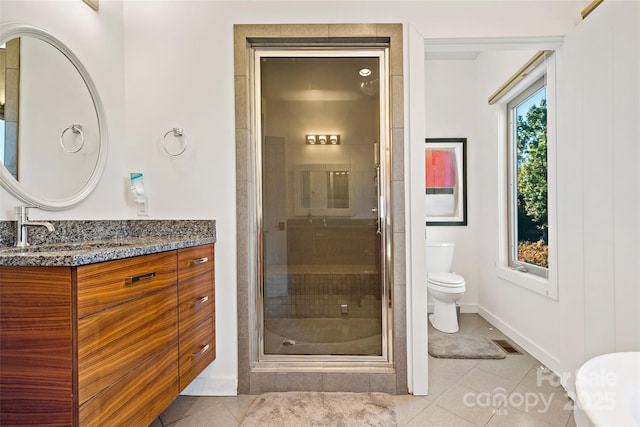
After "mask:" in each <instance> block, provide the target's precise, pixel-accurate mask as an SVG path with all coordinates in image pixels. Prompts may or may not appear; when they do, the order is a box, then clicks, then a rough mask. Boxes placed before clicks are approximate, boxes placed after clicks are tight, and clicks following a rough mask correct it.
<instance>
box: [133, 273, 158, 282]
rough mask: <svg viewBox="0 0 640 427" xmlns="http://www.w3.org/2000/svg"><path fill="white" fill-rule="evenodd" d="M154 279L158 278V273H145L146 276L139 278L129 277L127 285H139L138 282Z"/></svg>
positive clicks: (139, 276) (142, 275)
mask: <svg viewBox="0 0 640 427" xmlns="http://www.w3.org/2000/svg"><path fill="white" fill-rule="evenodd" d="M154 277H156V272H155V271H152V272H150V273H144V274H140V275H138V276H133V277H127V279H126V281H127V283H137V282H139V281H141V280H148V279H153V278H154Z"/></svg>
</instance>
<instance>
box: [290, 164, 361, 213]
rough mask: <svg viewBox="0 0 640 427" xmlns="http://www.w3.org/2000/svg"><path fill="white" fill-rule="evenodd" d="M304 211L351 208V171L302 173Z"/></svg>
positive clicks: (306, 171) (301, 196) (307, 171)
mask: <svg viewBox="0 0 640 427" xmlns="http://www.w3.org/2000/svg"><path fill="white" fill-rule="evenodd" d="M301 179H302V186H301V195H300V198H301V203H302V208H303V209H312V208H313V209H326V208H328V209H334V208H342V209H346V208H348V207H349V171H310V170H305V171H302V176H301Z"/></svg>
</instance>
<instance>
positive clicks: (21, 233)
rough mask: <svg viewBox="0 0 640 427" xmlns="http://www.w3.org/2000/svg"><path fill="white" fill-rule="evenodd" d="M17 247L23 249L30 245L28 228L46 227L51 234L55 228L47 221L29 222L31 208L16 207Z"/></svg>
mask: <svg viewBox="0 0 640 427" xmlns="http://www.w3.org/2000/svg"><path fill="white" fill-rule="evenodd" d="M16 219H17V222H16V246H17V247H19V248H23V247H25V246H28V245H29V240H28V235H27V227H34V226H42V227H46V228H47V230H48V231H49V233H51V232H52V231H55V227H54V226H53V224H51V223H50V222H46V221H29V206H16Z"/></svg>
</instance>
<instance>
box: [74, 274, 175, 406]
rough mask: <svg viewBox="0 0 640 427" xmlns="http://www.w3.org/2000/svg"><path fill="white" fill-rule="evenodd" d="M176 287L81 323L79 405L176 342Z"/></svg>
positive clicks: (79, 327)
mask: <svg viewBox="0 0 640 427" xmlns="http://www.w3.org/2000/svg"><path fill="white" fill-rule="evenodd" d="M177 333H178V328H177V308H176V286H175V285H174V286H169V287H166V288H164V289H162V290H160V291H158V292H154V293H151V294H148V295H146V296H145V297H143V298H139V299H136V300H133V301H130V302H128V303H126V304H121V305H119V306H116V307H113V308H112V309H110V310H104V311H101V312H99V313H96V314H95V315H92V316H87V317H85V318H83V319H80V320H79V321H78V380H79V391H78V396H79V401H80V403H82V402H84V401H85V400H87V399H89V398H90V397H91V396H93V395H94V394H95V393H97V392H99V391H100V390H102V389H103V388H105V387H107V386H108V385H109V384H111V383H113V382H114V381H117V380H118V379H119V378H121V377H122V376H124V375H125V374H126V373H127V372H129V371H131V370H132V369H134V368H135V367H136V366H138V365H139V364H140V363H142V362H143V361H144V360H146V359H147V358H149V357H150V356H152V355H153V354H155V353H157V352H159V351H162V350H163V349H164V348H166V347H167V346H168V345H170V344H172V343H173V344H174V345H175V343H176V342H177V340H176V336H177Z"/></svg>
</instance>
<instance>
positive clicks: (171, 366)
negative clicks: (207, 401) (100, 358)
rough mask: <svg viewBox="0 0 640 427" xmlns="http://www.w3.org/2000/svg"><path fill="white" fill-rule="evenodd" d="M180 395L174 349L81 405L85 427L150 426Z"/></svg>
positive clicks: (81, 417) (163, 353)
mask: <svg viewBox="0 0 640 427" xmlns="http://www.w3.org/2000/svg"><path fill="white" fill-rule="evenodd" d="M177 395H178V351H177V347H176V346H171V347H169V348H168V349H166V350H165V351H162V352H160V353H158V354H156V355H155V356H153V357H152V358H151V359H148V360H147V361H145V363H143V364H142V365H140V366H138V367H137V368H136V369H134V370H133V371H131V372H130V373H129V375H126V376H125V377H123V378H122V379H120V380H119V381H117V382H116V383H114V384H113V385H112V386H110V387H108V388H107V389H105V390H104V391H103V392H101V393H99V394H97V395H96V396H95V397H93V398H92V399H90V400H88V401H87V402H85V403H84V404H83V405H81V406H80V425H81V426H82V427H93V426H95V427H102V426H107V425H109V426H148V425H149V424H151V422H152V421H153V420H154V419H155V418H157V417H158V414H160V413H162V411H163V410H165V409H166V408H167V406H169V405H170V404H171V402H173V400H174V399H175V398H176V396H177Z"/></svg>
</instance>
